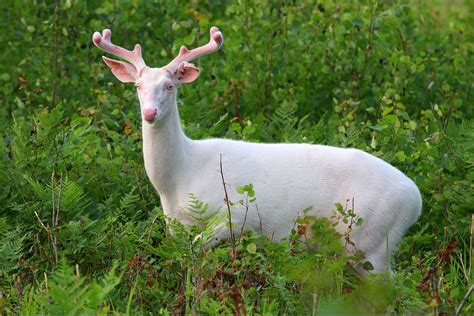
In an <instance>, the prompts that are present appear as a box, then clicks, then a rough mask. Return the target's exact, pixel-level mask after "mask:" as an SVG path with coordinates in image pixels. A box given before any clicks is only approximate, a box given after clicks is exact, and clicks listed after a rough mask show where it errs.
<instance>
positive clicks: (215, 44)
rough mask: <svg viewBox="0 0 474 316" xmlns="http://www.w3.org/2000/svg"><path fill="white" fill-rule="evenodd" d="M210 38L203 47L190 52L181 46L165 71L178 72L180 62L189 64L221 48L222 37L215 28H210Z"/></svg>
mask: <svg viewBox="0 0 474 316" xmlns="http://www.w3.org/2000/svg"><path fill="white" fill-rule="evenodd" d="M210 34H211V38H210V40H209V43H207V44H206V45H204V46H200V47H197V48H195V49H192V50H188V49H187V48H186V46H181V48H180V50H179V54H178V56H176V57H175V58H174V59H173V60H172V61H171V62H170V63H169V64H168V65H166V66H165V69H166V70H168V71H170V72H172V73H174V72H175V71H176V70H178V67H179V65H180V64H181V63H182V62H190V61H192V60H194V59H196V58H199V57H201V56H204V55H207V54H210V53H213V52H215V51H217V50H218V49H219V48H221V46H222V44H223V43H224V36H223V35H222V33H221V32H220V31H219V29H218V28H217V27H215V26H213V27H211V30H210Z"/></svg>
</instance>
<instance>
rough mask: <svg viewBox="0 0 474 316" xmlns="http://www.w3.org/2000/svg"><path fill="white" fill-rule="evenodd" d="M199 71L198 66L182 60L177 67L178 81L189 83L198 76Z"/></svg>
mask: <svg viewBox="0 0 474 316" xmlns="http://www.w3.org/2000/svg"><path fill="white" fill-rule="evenodd" d="M200 72H201V71H200V70H199V68H197V67H196V66H194V65H193V64H191V63H188V62H185V61H184V62H182V63H181V64H180V65H179V67H178V73H177V76H178V81H179V82H182V83H189V82H193V81H194V80H196V78H197V77H199V73H200Z"/></svg>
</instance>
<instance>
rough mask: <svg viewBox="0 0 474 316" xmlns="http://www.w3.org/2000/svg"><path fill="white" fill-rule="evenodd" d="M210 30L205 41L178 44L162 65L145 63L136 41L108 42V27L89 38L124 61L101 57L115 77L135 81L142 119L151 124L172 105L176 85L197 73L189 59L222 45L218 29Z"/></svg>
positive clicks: (193, 78)
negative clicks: (129, 44) (195, 45)
mask: <svg viewBox="0 0 474 316" xmlns="http://www.w3.org/2000/svg"><path fill="white" fill-rule="evenodd" d="M210 33H211V39H210V41H209V43H208V44H206V45H204V46H201V47H198V48H195V49H193V50H188V49H187V48H186V47H184V46H183V47H181V49H180V51H179V55H178V56H177V57H176V58H175V59H173V60H172V61H171V62H170V63H169V64H168V65H166V66H165V67H162V68H150V67H148V66H146V64H145V61H144V60H143V58H142V53H141V47H140V45H139V44H137V45H135V48H134V50H133V51H129V50H127V49H124V48H122V47H119V46H116V45H114V44H112V42H111V41H110V40H111V37H112V32H111V31H110V30H108V29H105V30H104V31H103V32H102V34H100V33H99V32H95V33H94V35H93V36H92V41H93V42H94V44H95V45H96V46H97V47H99V48H101V49H103V50H105V51H106V52H109V53H112V54H114V55H116V56H119V57H122V58H123V59H125V60H127V61H128V62H123V61H119V60H114V59H110V58H108V57H105V56H104V57H102V59H103V60H104V62H105V63H106V64H107V66H109V68H110V69H111V70H112V73H113V74H114V75H115V77H116V78H117V79H118V80H120V81H122V82H133V83H135V86H136V88H137V94H138V99H139V100H140V109H141V114H142V118H143V121H144V123H148V124H153V123H155V122H158V121H160V120H162V119H163V118H165V117H166V115H167V113H168V112H169V110H170V108H172V107H174V106H176V91H177V88H178V87H179V86H180V85H181V84H183V83H190V82H193V81H194V80H196V79H197V77H198V76H199V73H200V70H199V68H197V67H196V66H194V65H193V64H191V63H189V61H191V60H193V59H195V58H198V57H200V56H203V55H206V54H209V53H212V52H214V51H216V50H218V49H219V48H220V47H221V46H222V44H223V42H224V38H223V36H222V33H221V32H219V30H218V29H217V28H216V27H212V28H211V31H210Z"/></svg>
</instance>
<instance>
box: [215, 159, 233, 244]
mask: <svg viewBox="0 0 474 316" xmlns="http://www.w3.org/2000/svg"><path fill="white" fill-rule="evenodd" d="M219 166H220V172H221V178H222V186H223V187H224V194H225V204H226V205H227V212H228V215H229V229H230V239H231V240H232V244H233V245H234V247H235V236H234V231H233V230H232V215H231V211H230V201H229V195H228V194H227V188H226V185H225V179H224V171H223V169H222V154H220V160H219Z"/></svg>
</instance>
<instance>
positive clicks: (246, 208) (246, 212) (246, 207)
mask: <svg viewBox="0 0 474 316" xmlns="http://www.w3.org/2000/svg"><path fill="white" fill-rule="evenodd" d="M248 213H249V197H248V195H246V196H245V216H244V223H243V224H242V227H241V228H240V234H239V239H238V240H237V242H238V243H240V239H241V238H242V235H243V233H244V227H245V223H246V222H247V214H248Z"/></svg>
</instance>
